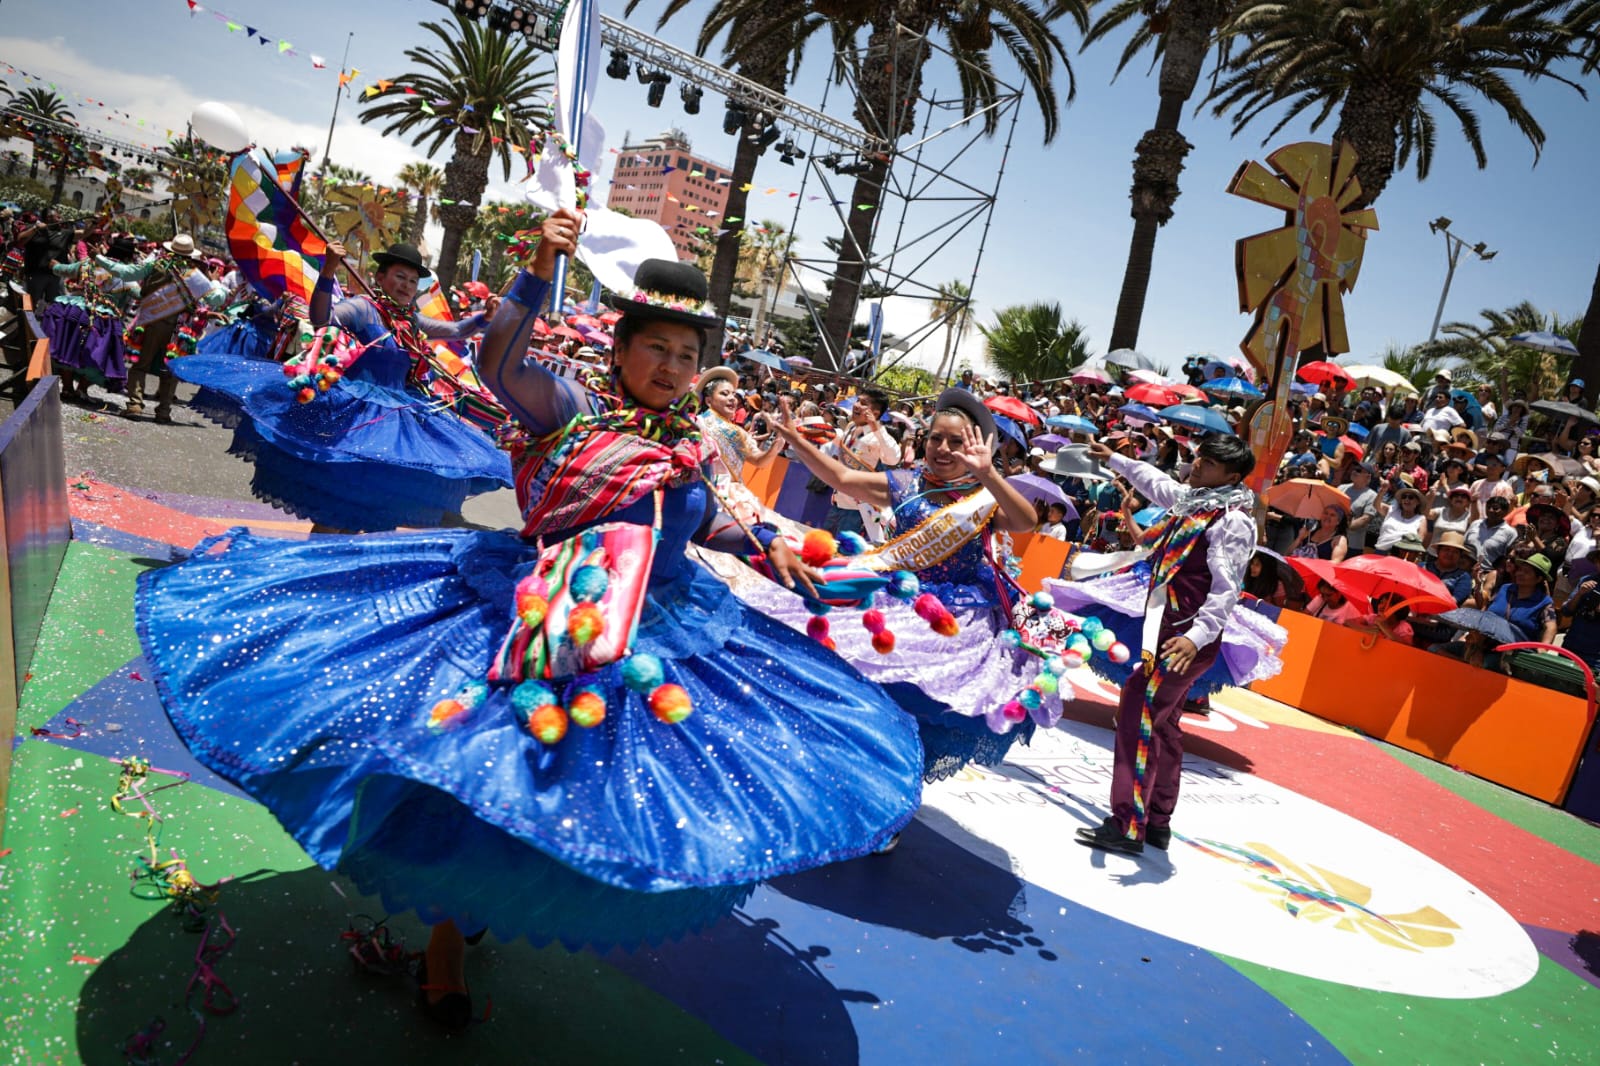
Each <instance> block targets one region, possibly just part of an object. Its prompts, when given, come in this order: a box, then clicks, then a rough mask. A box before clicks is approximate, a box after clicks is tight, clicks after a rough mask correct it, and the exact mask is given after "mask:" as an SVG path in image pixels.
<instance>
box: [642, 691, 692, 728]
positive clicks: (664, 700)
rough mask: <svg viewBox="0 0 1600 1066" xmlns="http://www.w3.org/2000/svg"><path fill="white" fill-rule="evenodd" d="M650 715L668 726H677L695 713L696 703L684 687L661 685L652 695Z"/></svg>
mask: <svg viewBox="0 0 1600 1066" xmlns="http://www.w3.org/2000/svg"><path fill="white" fill-rule="evenodd" d="M650 713H651V714H653V715H655V716H656V717H657V718H658V719H660V720H661V721H663V722H665V723H667V724H668V725H677V724H678V723H679V722H681V721H683V720H684V719H685V718H687V717H689V715H691V714H693V713H694V701H692V700H691V699H689V693H687V692H685V691H684V689H683V686H682V685H660V686H657V688H656V690H655V691H654V692H652V693H650Z"/></svg>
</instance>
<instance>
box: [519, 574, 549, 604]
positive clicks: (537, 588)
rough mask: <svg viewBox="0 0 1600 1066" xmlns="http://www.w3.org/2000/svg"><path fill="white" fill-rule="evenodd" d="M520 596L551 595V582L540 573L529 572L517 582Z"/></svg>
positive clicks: (546, 596)
mask: <svg viewBox="0 0 1600 1066" xmlns="http://www.w3.org/2000/svg"><path fill="white" fill-rule="evenodd" d="M517 595H518V596H543V597H545V598H546V599H548V598H549V597H550V583H549V582H548V581H546V580H545V579H544V578H543V577H541V576H540V575H538V574H529V575H528V576H526V577H524V578H523V579H522V580H521V581H518V582H517Z"/></svg>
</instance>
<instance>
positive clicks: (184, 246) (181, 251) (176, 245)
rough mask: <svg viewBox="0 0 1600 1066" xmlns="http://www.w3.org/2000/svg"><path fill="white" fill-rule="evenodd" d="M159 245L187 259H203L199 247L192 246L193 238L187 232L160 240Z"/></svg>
mask: <svg viewBox="0 0 1600 1066" xmlns="http://www.w3.org/2000/svg"><path fill="white" fill-rule="evenodd" d="M161 247H163V248H165V249H166V250H167V251H169V252H171V253H172V254H173V255H181V256H184V257H185V258H188V259H203V258H205V257H204V256H202V255H201V254H200V249H198V248H196V247H195V246H194V238H193V237H191V236H189V235H188V234H187V233H180V234H178V235H177V236H176V237H174V238H172V240H170V241H162V242H161Z"/></svg>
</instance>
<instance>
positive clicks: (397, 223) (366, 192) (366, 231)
mask: <svg viewBox="0 0 1600 1066" xmlns="http://www.w3.org/2000/svg"><path fill="white" fill-rule="evenodd" d="M327 199H328V202H329V203H330V204H334V205H336V206H337V208H338V210H336V211H335V212H334V213H333V217H332V219H330V220H329V222H330V227H331V228H332V230H333V232H334V233H335V234H336V235H337V236H338V239H339V240H341V241H343V242H345V243H346V244H348V245H350V247H351V250H352V251H353V252H355V254H356V255H357V256H358V257H359V258H360V259H362V260H365V259H366V257H367V255H368V254H369V253H371V252H372V251H374V250H380V249H383V248H387V247H388V246H389V245H390V244H392V243H394V240H395V238H396V236H397V235H398V234H399V232H400V227H401V225H402V224H403V223H404V222H405V220H406V202H405V200H404V199H403V198H402V197H401V196H400V194H399V193H397V192H395V190H393V189H385V188H380V187H374V186H372V185H338V186H332V187H330V188H329V189H328V191H327Z"/></svg>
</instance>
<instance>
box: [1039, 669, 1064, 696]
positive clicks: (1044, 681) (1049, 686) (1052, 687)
mask: <svg viewBox="0 0 1600 1066" xmlns="http://www.w3.org/2000/svg"><path fill="white" fill-rule="evenodd" d="M1033 687H1034V688H1036V689H1038V690H1039V691H1040V692H1043V693H1044V694H1045V695H1047V696H1048V695H1049V694H1050V693H1052V692H1054V691H1056V690H1057V689H1058V688H1060V687H1061V685H1060V682H1058V681H1056V675H1054V674H1052V673H1049V672H1047V671H1041V672H1040V674H1039V676H1038V677H1036V678H1034V679H1033Z"/></svg>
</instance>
